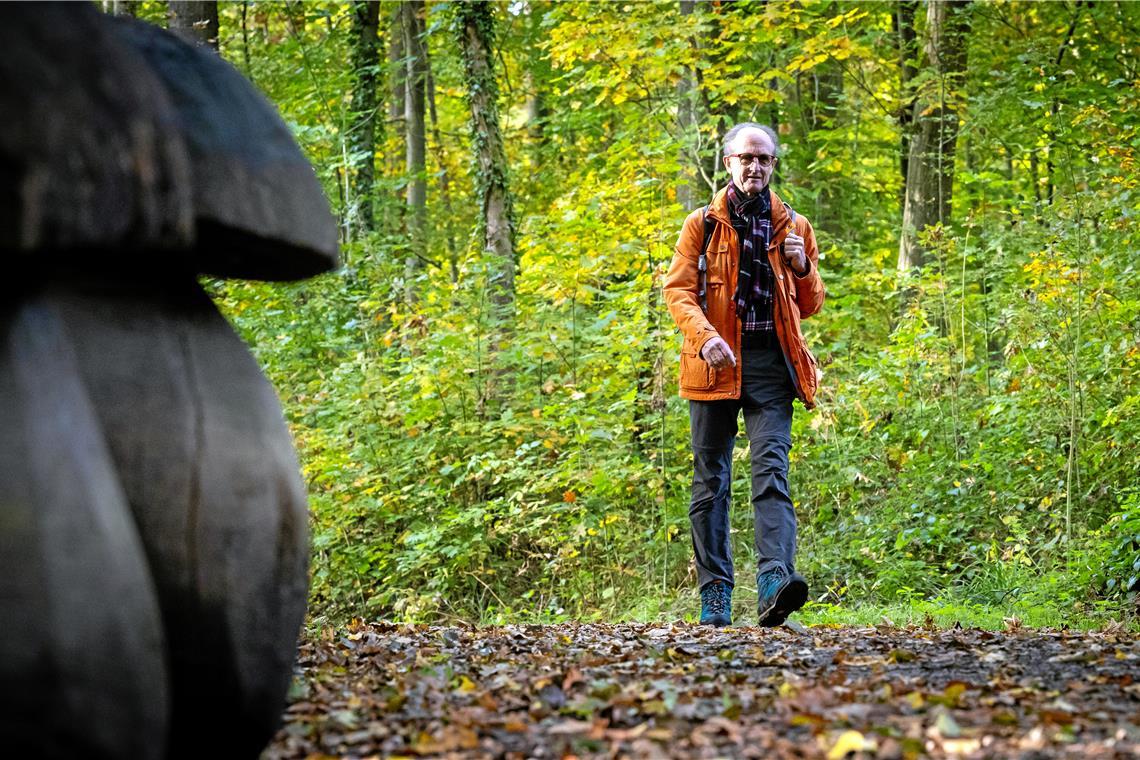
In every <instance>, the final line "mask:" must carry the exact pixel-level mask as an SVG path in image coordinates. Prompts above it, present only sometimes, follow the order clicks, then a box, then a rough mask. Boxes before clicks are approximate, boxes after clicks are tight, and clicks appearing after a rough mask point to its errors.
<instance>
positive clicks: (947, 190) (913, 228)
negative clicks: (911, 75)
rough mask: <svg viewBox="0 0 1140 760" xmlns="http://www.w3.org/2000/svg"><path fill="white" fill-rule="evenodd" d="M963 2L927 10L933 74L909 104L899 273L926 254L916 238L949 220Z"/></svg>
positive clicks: (964, 29) (965, 26) (965, 18)
mask: <svg viewBox="0 0 1140 760" xmlns="http://www.w3.org/2000/svg"><path fill="white" fill-rule="evenodd" d="M968 9H969V0H948V1H947V2H931V3H930V4H929V5H928V6H927V13H926V24H927V29H926V32H927V42H926V56H927V63H928V65H929V67H930V68H931V70H932V71H933V72H934V74H935V77H934V78H933V79H932V80H931V82H930V84H929V86H928V87H927V88H926V92H924V93H920V94H919V95H918V97H917V98H916V100H915V105H914V122H915V125H916V126H917V129H916V131H915V134H914V136H913V138H912V139H911V144H910V161H909V165H908V167H907V178H906V202H905V205H904V207H903V224H902V227H903V228H902V233H901V235H900V236H899V261H898V268H899V271H901V272H905V271H907V270H909V269H911V268H912V267H914V268H921V267H922V266H923V264H925V263H926V251H925V250H924V249H923V247H922V246H921V245H920V244H919V242H918V234H919V233H920V232H922V230H923V229H925V228H926V227H929V226H931V225H935V224H938V223H941V222H947V221H949V220H950V201H951V197H952V193H953V189H954V145H955V142H956V141H957V139H958V112H959V109H960V107H961V105H962V103H963V101H964V97H963V95H964V93H963V92H962V80H963V77H964V75H965V71H966V38H967V34H968V32H969V24H970V22H969V15H968Z"/></svg>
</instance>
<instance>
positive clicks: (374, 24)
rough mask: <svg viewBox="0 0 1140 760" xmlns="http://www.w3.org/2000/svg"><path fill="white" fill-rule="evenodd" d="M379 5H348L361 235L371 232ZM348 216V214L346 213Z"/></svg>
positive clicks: (351, 143) (352, 136)
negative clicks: (350, 21)
mask: <svg viewBox="0 0 1140 760" xmlns="http://www.w3.org/2000/svg"><path fill="white" fill-rule="evenodd" d="M379 29H380V5H379V3H375V2H367V1H366V0H356V2H354V3H353V4H352V34H353V47H352V70H353V73H354V75H355V79H356V81H355V83H354V85H353V88H352V125H351V127H350V128H349V130H350V131H349V149H350V150H351V151H352V158H353V169H354V173H353V180H354V181H353V201H354V206H355V209H356V218H357V224H356V225H354V226H355V227H356V228H357V229H358V230H360V231H361V232H370V231H371V230H372V229H373V223H374V216H373V184H374V182H375V178H376V140H377V122H378V121H379V119H378V118H377V108H378V103H377V90H376V88H377V81H376V80H377V71H378V68H379V66H380V36H379ZM350 213H351V212H350Z"/></svg>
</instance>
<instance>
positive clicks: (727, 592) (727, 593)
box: [701, 581, 732, 628]
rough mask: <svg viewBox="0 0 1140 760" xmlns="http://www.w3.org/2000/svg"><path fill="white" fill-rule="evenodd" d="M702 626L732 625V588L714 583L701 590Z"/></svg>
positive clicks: (720, 583) (722, 583) (721, 582)
mask: <svg viewBox="0 0 1140 760" xmlns="http://www.w3.org/2000/svg"><path fill="white" fill-rule="evenodd" d="M701 625H714V626H716V627H718V628H721V627H723V626H726V625H732V586H730V585H728V584H727V583H725V582H724V581H713V582H712V583H708V584H706V585H705V587H704V588H702V589H701Z"/></svg>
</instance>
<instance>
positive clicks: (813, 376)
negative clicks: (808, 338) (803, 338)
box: [803, 343, 823, 396]
mask: <svg viewBox="0 0 1140 760" xmlns="http://www.w3.org/2000/svg"><path fill="white" fill-rule="evenodd" d="M803 354H804V359H806V361H807V368H808V369H809V370H810V377H809V378H806V379H807V380H808V382H810V383H811V390H812V395H813V396H814V395H815V392H816V391H818V390H819V383H820V380H822V379H823V371H822V370H820V368H819V361H818V360H817V359H816V358H815V354H813V353H812V352H811V349H809V348H808V347H807V343H804V344H803Z"/></svg>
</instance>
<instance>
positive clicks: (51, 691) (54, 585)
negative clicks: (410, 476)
mask: <svg viewBox="0 0 1140 760" xmlns="http://www.w3.org/2000/svg"><path fill="white" fill-rule="evenodd" d="M0 113H3V114H4V117H5V118H4V119H3V120H0V259H2V260H3V261H4V262H5V263H6V264H7V265H8V266H9V271H10V274H9V282H10V285H9V291H10V296H9V298H8V299H7V300H6V303H5V305H4V306H3V307H2V310H0V430H2V431H3V432H2V433H0V620H3V621H4V627H5V630H4V635H3V637H0V746H4V747H5V749H6V750H7V751H8V752H9V753H11V754H13V755H14V756H31V757H88V758H163V757H170V758H178V757H187V758H190V757H204V756H219V755H220V756H225V757H256V756H257V754H258V753H259V752H260V750H261V748H262V747H263V746H264V745H265V743H266V742H267V741H268V740H269V738H270V737H271V736H272V734H273V731H274V730H275V728H276V725H277V723H278V720H279V717H280V713H281V709H282V707H283V705H284V699H285V692H286V689H287V687H288V684H289V680H290V676H291V669H292V662H293V657H294V651H295V645H296V637H297V634H298V631H299V628H300V625H301V621H302V618H303V615H304V608H305V598H306V591H307V557H308V533H307V524H308V523H307V514H306V504H305V491H304V484H303V483H302V481H301V477H300V475H299V472H298V467H297V462H296V456H295V454H294V451H293V446H292V442H291V441H290V439H289V435H288V431H287V429H286V427H285V423H284V420H283V419H282V415H281V408H280V405H279V403H278V401H277V397H276V394H275V393H274V391H273V388H272V387H271V386H270V385H269V383H268V382H267V381H266V380H265V378H264V377H263V376H262V374H261V372H260V370H259V368H258V367H257V364H256V362H255V361H254V359H253V358H252V356H250V354H249V352H248V351H247V350H246V348H245V346H244V345H243V344H242V342H241V340H240V339H239V338H238V337H237V336H236V335H235V334H234V332H233V330H232V329H231V328H230V326H229V324H228V323H227V322H226V321H225V319H224V318H223V317H222V316H221V315H220V314H219V313H218V311H217V309H216V308H215V307H214V305H213V303H212V302H211V301H210V299H209V297H208V296H207V295H206V293H205V292H204V291H203V290H202V288H201V287H200V286H199V284H198V282H197V276H198V275H199V274H210V275H214V276H219V277H244V278H255V279H267V280H294V279H299V278H303V277H309V276H312V275H315V274H318V273H321V272H325V271H328V270H330V269H332V268H334V267H335V266H336V263H337V230H336V223H335V221H334V219H333V218H332V216H331V214H330V212H329V209H328V204H327V202H326V200H325V198H324V196H323V194H322V192H321V188H320V185H319V183H318V181H317V178H316V176H315V175H314V173H313V170H312V168H311V167H310V165H309V164H308V162H307V161H306V160H305V158H304V156H303V155H302V154H301V152H300V150H299V149H298V148H297V146H296V144H295V143H294V141H293V139H292V136H291V135H290V133H289V131H288V129H287V128H286V126H285V124H284V123H283V122H282V121H281V119H280V117H279V116H278V115H277V113H276V111H275V109H274V108H273V107H272V105H270V104H269V103H268V102H267V101H266V100H265V99H264V98H263V97H262V96H261V95H260V94H259V93H258V92H257V91H256V90H255V89H254V88H253V87H252V85H250V84H249V82H247V81H246V80H245V79H244V78H243V77H242V76H241V75H240V74H239V73H237V71H235V70H234V69H233V68H232V67H231V66H229V65H228V64H226V63H225V62H224V61H222V59H221V58H219V57H218V56H217V55H216V54H215V53H213V52H211V51H210V50H208V49H204V48H196V47H193V46H191V45H189V44H187V43H185V42H183V41H181V40H180V39H178V38H177V37H175V36H174V35H172V34H169V33H167V32H165V31H163V30H161V29H158V28H155V27H152V26H149V25H147V24H144V23H142V22H138V21H135V20H133V19H129V18H113V17H110V16H104V15H102V14H100V13H99V12H98V11H97V10H96V9H95V7H94V5H92V4H87V3H75V4H47V3H44V4H30V3H29V4H23V3H5V4H2V5H0Z"/></svg>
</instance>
